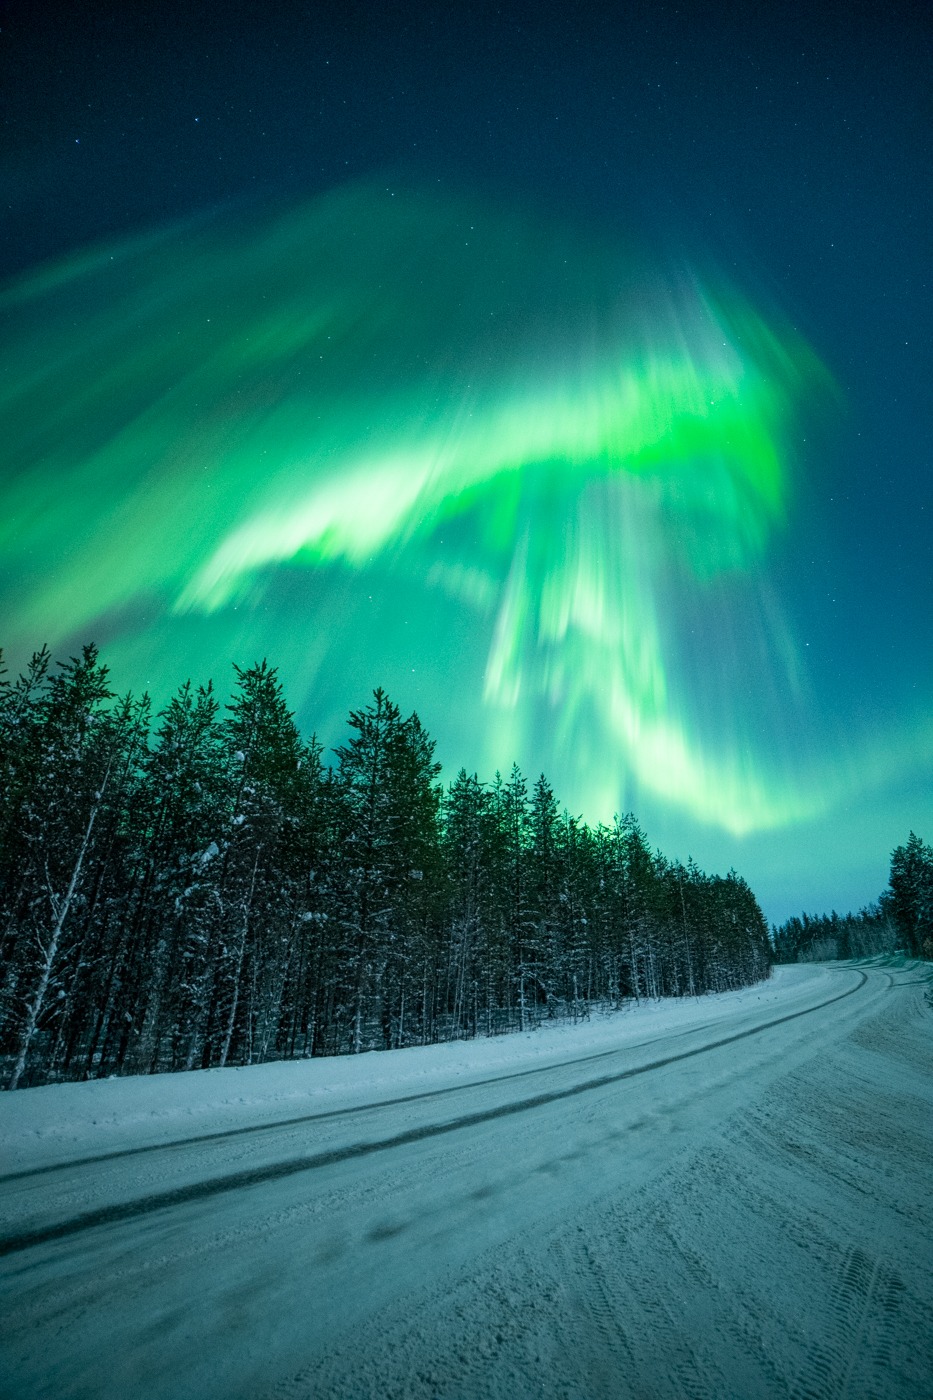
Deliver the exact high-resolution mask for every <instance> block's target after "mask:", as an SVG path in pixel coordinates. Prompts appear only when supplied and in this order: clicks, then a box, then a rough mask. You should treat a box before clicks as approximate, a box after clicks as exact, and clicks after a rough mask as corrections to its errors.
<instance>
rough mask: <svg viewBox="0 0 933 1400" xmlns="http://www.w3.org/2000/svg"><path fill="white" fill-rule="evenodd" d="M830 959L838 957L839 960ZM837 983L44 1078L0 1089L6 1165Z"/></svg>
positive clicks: (690, 1025) (311, 1104) (13, 1167)
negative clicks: (420, 1039) (98, 1076)
mask: <svg viewBox="0 0 933 1400" xmlns="http://www.w3.org/2000/svg"><path fill="white" fill-rule="evenodd" d="M836 966H837V967H838V964H837V965H836ZM836 985H837V983H836V981H835V980H834V979H833V977H832V973H831V972H830V971H829V970H828V969H826V968H820V967H817V966H814V965H813V964H809V965H806V966H804V965H798V966H792V967H780V968H776V969H775V972H774V976H773V978H772V979H771V980H770V981H767V982H761V983H759V984H757V985H756V986H753V987H745V988H743V989H742V990H741V991H737V992H722V993H719V994H715V995H708V996H704V997H696V998H689V999H687V998H684V999H680V1000H678V999H667V1000H664V1001H660V1002H642V1003H641V1004H639V1005H634V1004H632V1005H628V1006H626V1007H624V1008H623V1009H621V1010H619V1011H613V1012H604V1013H594V1014H593V1015H592V1016H591V1017H590V1019H589V1020H585V1021H578V1022H577V1023H576V1024H574V1023H573V1022H572V1021H570V1020H561V1021H554V1022H551V1023H545V1024H544V1025H542V1026H541V1027H539V1028H538V1029H536V1030H534V1031H528V1032H525V1033H523V1034H512V1035H503V1036H495V1037H492V1038H485V1037H481V1038H479V1039H476V1040H466V1041H451V1042H448V1043H445V1044H442V1045H427V1046H418V1047H414V1048H410V1049H405V1050H390V1051H381V1052H378V1053H369V1054H365V1055H340V1056H333V1057H329V1058H324V1059H313V1060H281V1061H276V1062H274V1063H270V1064H263V1065H247V1066H241V1067H236V1068H230V1069H210V1070H193V1071H190V1072H189V1073H180V1074H157V1075H150V1076H126V1077H123V1078H119V1079H102V1080H92V1081H89V1082H87V1083H83V1084H52V1085H44V1086H42V1087H39V1088H34V1089H22V1090H18V1091H17V1092H16V1093H14V1094H0V1142H2V1143H3V1152H2V1157H3V1166H2V1170H3V1171H4V1172H8V1171H17V1170H23V1169H26V1168H32V1167H35V1166H40V1165H45V1164H47V1163H51V1162H56V1161H63V1160H64V1161H67V1160H70V1159H71V1158H74V1157H79V1156H86V1155H88V1156H89V1155H96V1154H97V1153H106V1152H118V1151H124V1150H126V1149H131V1148H134V1147H141V1146H149V1145H151V1144H154V1143H165V1142H171V1141H174V1140H176V1139H184V1138H191V1137H198V1136H201V1135H204V1134H209V1133H216V1132H224V1131H225V1130H227V1129H230V1128H234V1127H241V1126H242V1125H243V1124H244V1122H249V1123H256V1124H261V1123H277V1122H282V1121H286V1120H288V1119H290V1118H295V1117H300V1116H302V1115H305V1114H317V1113H330V1112H335V1111H339V1110H341V1109H346V1108H353V1107H358V1106H360V1105H363V1104H370V1103H377V1102H379V1101H381V1100H386V1099H395V1098H402V1097H408V1096H410V1095H417V1094H424V1093H431V1092H436V1091H442V1090H444V1089H446V1088H450V1087H452V1086H454V1085H463V1084H469V1083H475V1082H478V1081H482V1080H485V1079H493V1078H498V1077H500V1076H503V1075H507V1074H518V1073H522V1072H523V1071H530V1070H535V1069H539V1068H545V1067H547V1066H549V1065H551V1064H556V1063H560V1062H563V1061H566V1060H567V1059H570V1058H577V1057H579V1058H582V1057H584V1056H587V1055H599V1054H603V1053H608V1052H611V1051H613V1050H617V1049H624V1048H626V1047H633V1046H637V1045H638V1044H639V1043H641V1042H645V1041H650V1040H652V1039H654V1038H655V1037H657V1036H662V1035H668V1034H670V1033H671V1032H676V1031H684V1032H686V1031H689V1030H691V1029H695V1028H698V1027H700V1026H709V1025H712V1024H715V1023H716V1022H718V1021H720V1020H722V1021H726V1020H729V1021H730V1022H733V1021H734V1018H735V1016H736V1014H737V1013H741V1011H742V1009H743V1008H745V1007H747V1008H748V1010H749V1011H752V1010H753V1009H754V1010H755V1011H756V1012H760V1011H761V1009H762V1007H763V1006H767V1005H769V1004H773V1005H774V1006H775V1008H778V1007H780V1008H781V1009H784V1008H785V1007H786V1003H787V1001H788V996H789V995H793V994H794V993H795V992H797V991H800V992H806V994H807V995H808V996H810V995H812V999H813V1000H814V1001H818V1000H819V999H820V997H821V996H823V995H825V994H826V992H827V988H829V987H835V986H836Z"/></svg>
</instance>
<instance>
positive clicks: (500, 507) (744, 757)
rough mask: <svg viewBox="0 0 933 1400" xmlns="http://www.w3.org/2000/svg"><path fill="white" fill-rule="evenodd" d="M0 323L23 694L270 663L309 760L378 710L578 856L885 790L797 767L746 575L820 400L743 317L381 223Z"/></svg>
mask: <svg viewBox="0 0 933 1400" xmlns="http://www.w3.org/2000/svg"><path fill="white" fill-rule="evenodd" d="M0 306H2V319H3V323H4V326H5V329H4V330H3V332H2V362H3V365H4V366H5V370H4V377H3V381H2V398H0V439H2V441H3V443H4V444H5V451H6V464H7V465H6V468H5V470H4V473H3V479H2V483H0V502H2V520H0V542H2V543H0V551H2V555H0V557H2V576H0V603H2V606H3V611H4V617H5V620H6V631H7V638H6V640H8V641H10V642H12V651H13V654H14V656H15V655H17V654H22V651H23V650H24V649H25V648H28V647H31V646H33V645H35V644H37V643H38V642H39V641H42V640H48V641H49V642H50V643H52V644H53V645H56V644H58V645H63V644H64V645H71V644H72V643H73V642H77V641H79V640H87V639H95V640H99V641H101V642H102V643H104V644H105V647H106V652H107V655H108V658H109V659H111V660H112V661H113V662H114V668H115V672H116V675H117V678H118V679H123V678H124V677H125V679H126V680H127V681H128V682H131V683H133V684H135V685H138V686H141V685H149V686H151V687H152V688H153V689H154V691H155V692H156V695H157V697H158V696H159V695H160V693H161V692H162V691H163V690H164V688H165V687H166V686H167V685H169V684H172V685H174V684H175V683H176V682H177V681H178V680H180V679H183V678H184V675H186V674H188V673H193V674H194V675H195V677H197V678H200V677H203V676H204V675H205V674H210V673H211V672H213V674H214V675H215V676H217V677H218V678H220V676H221V675H222V674H223V671H224V669H225V667H226V665H227V663H228V661H229V660H230V659H233V658H235V659H238V660H240V661H245V662H248V661H249V660H251V659H252V658H253V656H256V655H263V654H267V655H268V656H269V657H270V659H271V660H273V661H274V662H276V663H278V664H280V665H281V667H282V671H283V675H284V677H285V679H286V683H287V684H288V686H289V690H290V693H291V695H292V698H293V701H295V702H297V703H298V704H299V707H300V709H301V711H302V717H303V718H304V719H305V720H306V721H307V722H308V723H309V724H311V725H316V726H318V727H319V728H320V727H321V725H323V726H324V732H326V725H327V721H328V719H329V717H330V716H331V715H336V714H340V715H341V716H342V714H343V713H345V712H346V709H347V708H348V706H349V705H350V704H356V703H358V702H359V699H360V696H361V694H365V692H366V691H367V690H368V689H369V688H370V687H371V686H373V685H375V684H387V685H388V686H389V687H390V688H391V689H392V690H393V694H395V695H396V696H397V698H398V699H399V700H400V701H401V702H402V703H403V704H404V703H415V704H417V705H418V707H419V709H421V710H422V712H423V714H424V716H425V719H426V722H427V723H428V724H429V726H430V727H431V728H432V730H434V731H435V732H437V734H438V737H439V739H440V751H441V753H442V755H443V756H444V757H445V759H446V760H447V762H448V763H449V764H452V765H456V764H459V763H460V762H464V763H467V764H468V765H469V766H470V767H473V766H477V767H485V768H486V769H487V770H490V771H491V769H492V768H494V767H496V766H505V765H508V764H509V763H511V761H512V760H513V758H517V759H518V760H519V761H520V762H522V763H523V765H526V766H527V767H528V768H529V769H531V770H535V771H536V770H538V769H540V768H542V767H543V768H544V770H545V771H546V772H547V773H548V775H549V776H553V777H554V779H555V782H556V784H557V785H558V788H559V790H561V791H562V793H563V794H564V795H565V796H566V797H567V799H568V800H569V801H570V803H571V805H572V806H574V807H575V808H576V809H578V810H581V811H583V812H584V814H585V815H586V816H587V817H588V818H589V819H598V818H603V817H608V816H611V814H612V812H613V811H616V810H622V809H623V808H624V807H625V806H626V805H630V803H631V801H632V800H633V799H634V800H637V799H638V797H639V795H645V794H647V795H653V797H654V798H655V799H656V800H657V801H658V802H659V803H661V804H663V805H670V806H672V807H675V808H680V809H681V810H682V811H683V812H684V813H685V814H688V815H689V816H691V817H692V818H694V819H696V820H698V821H700V822H702V823H705V824H711V825H718V826H719V827H721V828H724V829H725V830H727V831H730V832H733V833H737V834H741V833H745V832H751V831H755V830H762V829H766V828H769V827H773V826H777V825H781V824H787V823H792V822H795V821H798V820H801V819H804V818H806V817H810V816H814V815H816V814H818V813H819V812H821V811H824V810H826V809H827V808H828V807H830V806H831V805H832V804H833V802H834V801H836V800H838V799H839V798H840V797H841V796H844V795H845V794H846V793H847V792H849V791H850V790H851V787H852V783H853V781H854V780H853V778H852V777H851V774H852V772H853V771H854V770H855V768H858V769H859V771H860V773H861V775H862V778H863V779H864V778H865V776H866V773H867V771H868V769H869V768H870V767H871V766H872V763H874V766H875V768H877V767H878V766H879V764H881V765H882V766H884V765H885V764H886V763H888V759H887V758H886V759H884V760H881V759H875V760H871V761H870V762H869V761H868V760H867V759H866V756H865V755H860V756H859V758H858V762H857V763H855V762H853V763H852V764H848V765H846V764H841V765H840V764H838V763H837V764H835V765H834V768H833V773H834V777H833V779H832V780H831V781H828V780H827V778H826V769H825V767H824V768H823V770H822V771H821V772H819V773H817V772H816V771H815V770H814V768H813V765H812V763H810V762H808V761H806V760H805V758H804V757H803V756H802V754H801V751H800V749H799V746H798V745H797V744H796V743H795V741H794V737H793V736H794V732H795V728H796V727H797V726H798V725H799V715H800V713H801V707H802V706H804V705H805V696H806V682H805V678H804V677H803V674H802V672H801V670H800V666H799V661H798V656H799V649H798V647H797V646H796V645H795V643H794V641H793V639H792V637H791V636H790V633H789V629H788V627H787V625H786V623H785V622H784V621H783V620H782V615H781V611H780V608H779V607H778V604H777V602H776V601H775V598H774V596H773V589H772V588H771V586H770V584H769V583H768V578H767V559H768V554H769V549H770V547H771V546H772V544H773V543H774V541H775V538H776V536H777V535H778V533H779V532H781V531H782V530H784V529H785V528H786V526H787V524H788V521H789V513H790V510H791V506H792V492H791V444H792V441H793V437H794V433H795V431H797V430H798V423H799V418H800V414H801V413H802V412H803V411H804V410H805V409H806V408H807V407H808V405H810V404H812V403H813V402H814V401H816V400H818V399H819V398H821V397H826V396H827V395H828V394H831V393H832V392H833V391H832V388H831V385H830V381H829V377H828V375H827V374H826V372H825V371H824V370H823V368H822V367H821V365H820V364H819V362H818V361H817V359H816V357H815V356H814V354H813V353H812V352H811V351H810V350H809V349H808V347H807V346H806V345H805V344H804V343H803V342H802V340H801V339H800V338H799V337H798V336H797V335H796V334H795V333H794V332H792V331H791V330H790V328H789V327H788V326H786V325H782V324H777V318H772V319H773V321H774V324H768V323H766V321H765V320H764V319H763V318H762V316H760V315H759V314H757V313H756V311H755V310H754V309H753V308H752V307H751V306H750V305H749V304H748V303H747V302H746V301H745V300H744V299H743V298H742V297H741V296H740V295H739V294H738V293H736V292H735V291H734V290H733V289H731V288H728V287H726V286H723V285H718V284H717V285H713V284H712V283H706V284H705V283H703V282H701V280H700V279H699V277H698V276H697V275H696V274H694V273H693V272H691V271H690V270H689V269H687V268H685V267H683V266H681V267H679V268H676V269H664V270H662V269H660V268H658V267H657V266H653V267H652V266H651V265H650V263H649V261H648V260H647V259H646V258H644V257H643V256H639V255H636V254H633V253H632V252H631V250H627V249H625V248H619V247H614V246H611V245H610V244H609V243H608V242H606V241H601V240H600V239H598V238H594V237H592V236H589V235H583V234H581V233H579V232H576V233H574V232H572V231H568V230H567V229H564V228H560V227H549V226H547V225H546V224H545V223H542V221H540V220H533V219H531V218H529V217H527V216H523V215H520V214H515V213H503V212H502V211H499V210H496V209H495V208H493V207H491V206H490V205H489V204H483V203H481V202H477V201H469V200H465V199H463V200H460V201H457V200H452V199H440V198H438V197H436V196H428V195H425V194H423V193H421V194H410V193H409V194H403V193H402V192H401V191H393V190H392V189H386V188H384V187H380V188H376V187H374V186H371V185H368V186H356V187H351V188H348V189H344V190H341V191H337V192H335V193H333V194H331V195H329V196H327V197H325V198H322V199H318V200H316V201H313V202H310V203H305V204H303V205H301V206H299V207H296V206H291V207H288V208H279V209H277V210H275V211H273V212H271V213H270V212H269V211H268V210H266V211H265V212H263V213H256V212H255V211H249V212H242V211H240V212H237V213H234V214H229V213H228V214H226V215H221V216H214V217H212V218H211V219H206V220H199V221H192V222H190V223H188V224H186V225H184V226H182V227H177V226H176V227H174V228H172V229H170V230H167V231H163V232H160V233H157V234H152V235H148V236H146V237H140V238H137V239H135V240H129V241H126V242H123V243H120V244H118V245H115V246H112V247H105V248H100V249H97V250H94V251H92V252H90V253H84V254H82V255H80V256H77V257H74V258H72V259H69V260H65V261H63V262H62V263H61V264H60V265H58V266H55V267H52V268H46V269H42V270H41V271H39V272H38V273H34V274H32V275H30V276H27V277H25V278H23V279H21V280H19V281H18V282H16V283H14V284H13V285H11V286H9V287H7V288H6V290H5V291H4V293H3V294H2V297H0ZM10 632H12V637H11V636H10ZM182 673H184V674H182ZM405 678H409V679H405ZM400 686H401V687H403V688H404V687H405V686H408V688H409V691H410V693H409V695H405V694H404V693H400V689H399V688H400ZM890 761H891V762H895V761H896V756H895V757H894V758H891V760H890Z"/></svg>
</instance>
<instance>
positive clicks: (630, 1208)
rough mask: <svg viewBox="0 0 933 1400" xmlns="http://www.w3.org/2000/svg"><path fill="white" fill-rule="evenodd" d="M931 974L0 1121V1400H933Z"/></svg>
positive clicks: (185, 1083) (166, 1088) (754, 995)
mask: <svg viewBox="0 0 933 1400" xmlns="http://www.w3.org/2000/svg"><path fill="white" fill-rule="evenodd" d="M931 973H933V969H931V968H930V966H929V965H928V964H921V963H905V962H903V960H900V961H899V960H896V959H895V960H891V959H889V960H874V961H873V962H871V963H865V964H857V965H856V964H835V965H830V966H824V967H820V966H813V965H808V966H805V967H804V966H798V967H788V968H779V969H777V971H776V973H775V976H774V978H773V979H772V980H771V981H769V982H766V983H763V984H761V985H760V986H758V987H752V988H746V989H744V990H743V991H740V992H735V993H726V994H722V995H719V996H708V997H704V998H701V999H698V1000H694V1001H689V1002H687V1001H678V1002H665V1003H661V1004H643V1005H641V1006H638V1007H632V1008H630V1009H629V1010H626V1011H624V1012H621V1013H618V1014H613V1015H607V1016H594V1017H593V1018H592V1019H591V1020H589V1021H586V1022H581V1023H578V1024H577V1025H571V1024H567V1023H560V1024H557V1025H554V1026H553V1027H547V1028H543V1029H542V1030H540V1031H537V1032H534V1033H530V1034H528V1035H516V1036H504V1037H501V1038H498V1039H494V1040H481V1041H472V1042H465V1043H463V1042H461V1043H454V1044H445V1045H438V1046H431V1047H426V1048H424V1049H411V1050H400V1051H393V1052H386V1053H381V1054H371V1055H363V1056H357V1057H343V1058H340V1059H329V1060H314V1061H304V1062H297V1063H296V1062H291V1063H284V1064H274V1065H263V1066H254V1067H251V1068H244V1069H225V1070H210V1071H202V1072H195V1073H190V1074H178V1075H160V1076H153V1077H151V1078H147V1079H118V1080H106V1081H97V1082H92V1083H87V1084H68V1085H62V1086H52V1087H47V1088H39V1089H30V1090H24V1091H19V1092H17V1093H15V1094H7V1095H4V1096H2V1098H0V1141H2V1143H3V1166H2V1172H3V1175H2V1178H0V1254H2V1266H3V1278H2V1293H0V1306H2V1308H3V1316H4V1319H5V1321H4V1329H3V1340H2V1343H0V1347H2V1361H0V1393H2V1394H4V1395H10V1396H16V1397H17V1400H20V1398H22V1400H29V1397H38V1396H55V1397H62V1400H65V1397H88V1400H89V1398H90V1397H126V1396H130V1395H133V1396H139V1397H141V1400H147V1398H148V1397H162V1396H165V1397H179V1400H181V1397H187V1396H191V1397H212V1396H218V1397H251V1398H252V1397H256V1398H257V1400H260V1398H263V1400H264V1397H269V1400H273V1397H274V1400H306V1398H307V1400H310V1397H321V1396H334V1397H338V1396H339V1397H357V1396H359V1397H367V1396H372V1397H377V1396H378V1397H403V1396H404V1397H411V1400H421V1398H422V1397H424V1400H433V1397H445V1400H446V1398H447V1397H450V1400H453V1397H463V1398H464V1400H471V1397H474V1396H475V1397H500V1396H502V1397H505V1396H509V1397H512V1396H514V1397H519V1398H520V1400H521V1398H523V1397H529V1400H530V1398H531V1397H551V1396H553V1397H558V1396H561V1397H571V1398H572V1400H577V1397H579V1400H591V1397H602V1396H605V1397H634V1398H637V1400H642V1398H643V1397H659V1398H660V1400H667V1397H671V1400H673V1397H682V1396H689V1397H710V1398H711V1400H712V1397H717V1400H721V1398H722V1397H742V1400H750V1398H751V1397H757V1396H762V1397H771V1396H774V1397H777V1396H793V1397H824V1396H834V1397H835V1396H848V1397H850V1400H851V1397H858V1396H865V1397H868V1396H872V1397H916V1396H928V1395H933V1307H931V1303H933V1192H931V1190H930V1172H931V1163H933V1069H931V1065H933V1055H931V1052H933V1010H931V1007H930V1005H929V1002H928V1000H927V998H926V995H925V994H926V993H927V991H928V990H929V987H930V978H931Z"/></svg>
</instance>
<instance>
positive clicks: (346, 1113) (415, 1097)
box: [0, 989, 857, 1186]
mask: <svg viewBox="0 0 933 1400" xmlns="http://www.w3.org/2000/svg"><path fill="white" fill-rule="evenodd" d="M856 990H857V989H856ZM820 1004H821V1005H825V1003H820ZM807 1009H808V1010H809V1011H818V1010H819V1007H816V1006H814V1007H808V1008H807ZM713 1024H714V1022H710V1021H707V1022H704V1023H703V1024H702V1025H699V1026H688V1027H687V1029H686V1030H683V1031H675V1032H673V1033H672V1034H670V1035H656V1036H652V1038H651V1039H650V1040H638V1041H635V1042H634V1044H632V1045H623V1046H618V1045H617V1046H614V1047H613V1049H611V1050H598V1051H597V1052H596V1053H595V1054H593V1055H580V1056H578V1057H577V1058H576V1059H573V1060H557V1061H555V1062H553V1063H552V1064H547V1065H534V1066H533V1067H532V1068H531V1069H520V1070H515V1071H514V1072H513V1073H511V1074H493V1075H490V1076H489V1077H488V1078H487V1079H470V1080H467V1081H466V1082H465V1083H463V1084H455V1085H449V1084H448V1085H445V1087H444V1088H443V1089H424V1090H422V1091H421V1092H420V1093H417V1094H400V1095H399V1096H398V1097H397V1098H391V1099H374V1100H367V1102H366V1103H358V1104H350V1105H348V1106H347V1107H346V1108H329V1109H325V1110H324V1111H323V1112H322V1113H302V1114H298V1115H296V1116H295V1117H293V1118H276V1119H274V1120H273V1121H272V1122H271V1123H248V1124H247V1125H246V1126H245V1127H242V1128H221V1129H219V1130H218V1131H217V1132H213V1133H195V1134H193V1135H192V1136H191V1137H184V1138H172V1139H171V1140H170V1141H169V1142H149V1143H146V1144H145V1145H144V1146H142V1147H120V1148H117V1149H116V1150H115V1151H113V1152H98V1153H94V1154H93V1155H91V1156H87V1157H70V1158H68V1160H67V1161H64V1162H49V1163H48V1164H47V1165H46V1166H44V1167H25V1168H23V1169H22V1170H21V1171H15V1172H8V1173H7V1174H6V1175H3V1176H0V1186H6V1185H7V1184H8V1183H9V1182H14V1181H29V1180H31V1179H32V1178H33V1177H40V1176H49V1175H50V1174H52V1173H55V1172H64V1171H69V1170H74V1168H76V1167H96V1166H99V1165H101V1164H103V1163H106V1162H116V1161H120V1160H122V1159H123V1158H126V1157H142V1156H147V1155H149V1154H151V1153H153V1152H173V1151H177V1150H178V1149H180V1148H187V1147H200V1146H202V1145H203V1144H206V1143H210V1142H222V1141H225V1140H229V1139H230V1138H241V1137H249V1136H252V1135H255V1134H257V1133H271V1132H275V1131H277V1130H278V1129H281V1128H300V1127H307V1125H308V1124H309V1123H329V1122H330V1121H331V1120H332V1119H334V1118H349V1117H352V1116H353V1114H356V1113H374V1112H376V1111H377V1110H378V1109H381V1108H398V1107H399V1106H400V1105H401V1104H409V1103H424V1102H426V1101H427V1100H428V1099H441V1098H446V1097H449V1096H450V1095H451V1094H463V1093H467V1092H468V1091H469V1090H470V1089H483V1088H488V1087H491V1086H492V1085H496V1084H509V1083H511V1082H512V1081H513V1080H515V1079H528V1078H529V1077H530V1076H532V1075H537V1074H553V1073H555V1072H556V1071H557V1070H564V1069H574V1068H575V1067H576V1066H578V1065H587V1064H592V1063H593V1062H594V1061H595V1060H608V1059H611V1058H613V1056H617V1055H620V1054H624V1053H627V1052H630V1051H633V1050H644V1049H645V1047H646V1046H648V1045H657V1044H658V1042H659V1041H662V1040H681V1039H683V1037H684V1036H688V1035H700V1034H702V1032H703V1031H706V1030H709V1029H710V1027H711V1026H712V1025H713Z"/></svg>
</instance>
